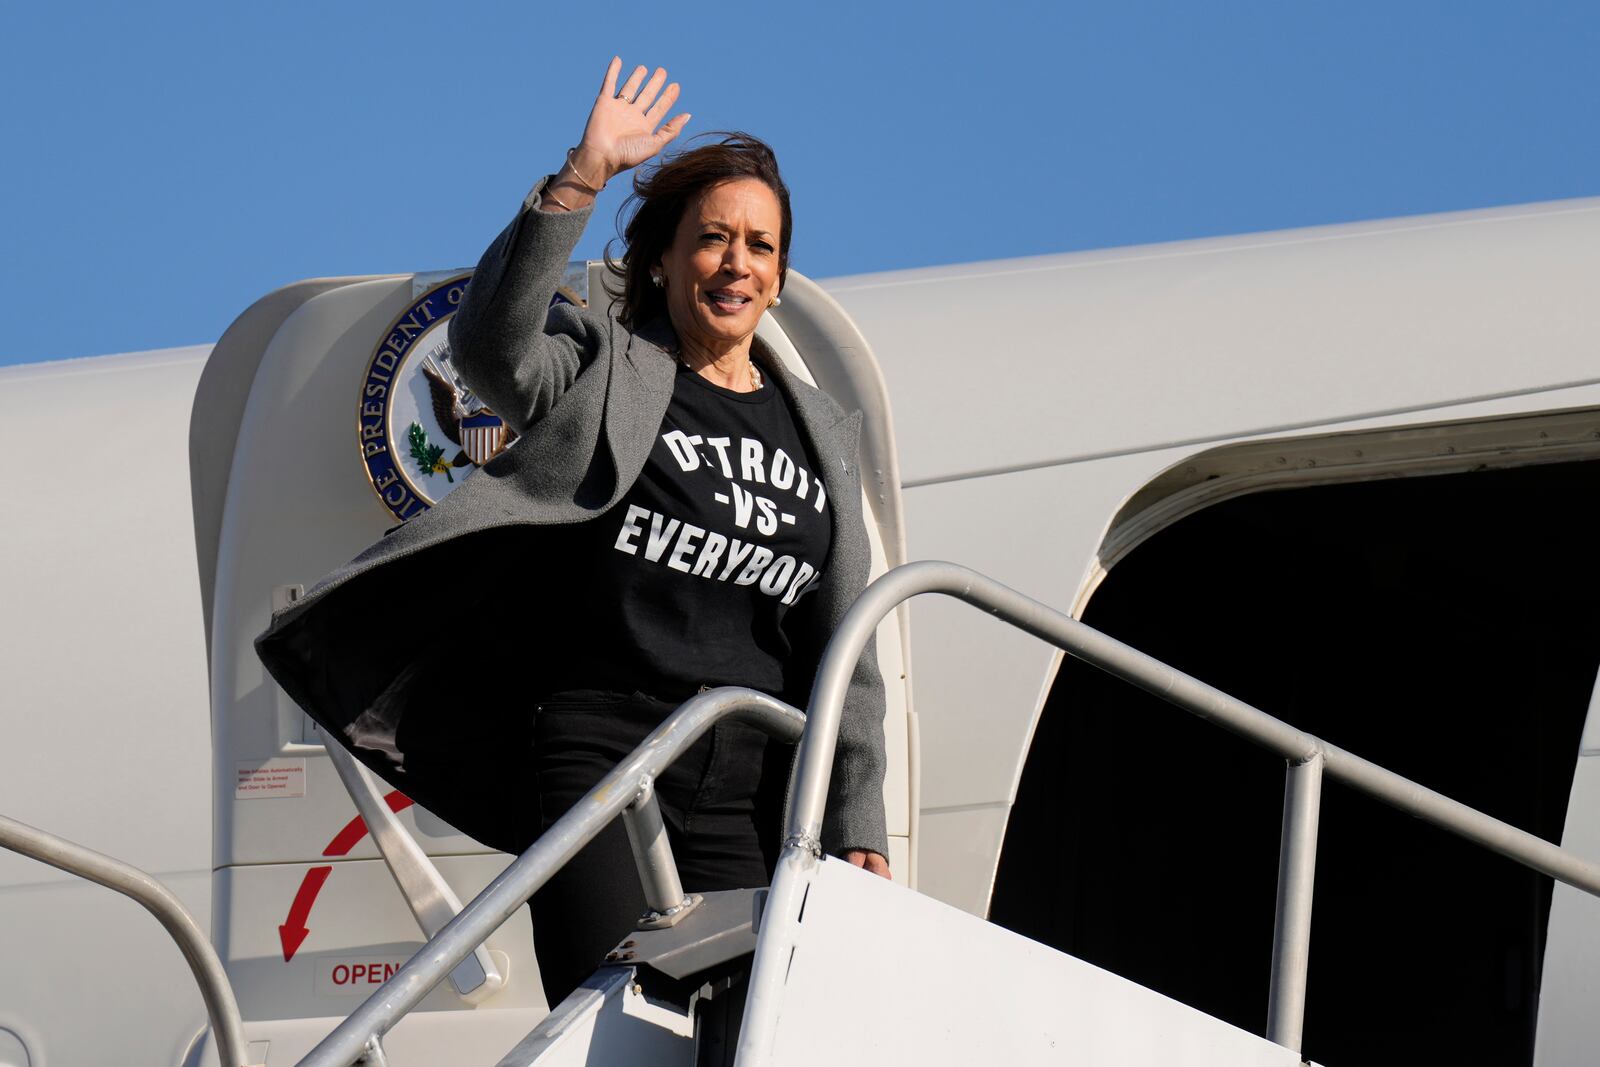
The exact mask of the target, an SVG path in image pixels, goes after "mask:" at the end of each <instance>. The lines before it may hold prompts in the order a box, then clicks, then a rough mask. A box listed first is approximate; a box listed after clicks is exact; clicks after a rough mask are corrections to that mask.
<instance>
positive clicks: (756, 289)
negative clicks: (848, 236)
mask: <svg viewBox="0 0 1600 1067" xmlns="http://www.w3.org/2000/svg"><path fill="white" fill-rule="evenodd" d="M782 226H783V213H782V209H781V208H780V207H779V205H778V198H777V196H776V195H774V194H773V192H772V190H771V189H769V188H767V185H766V183H765V182H762V181H760V180H759V179H756V178H738V179H735V180H733V181H728V182H723V183H722V184H720V185H714V186H712V187H711V188H709V189H707V190H705V191H704V192H702V193H701V194H700V195H699V196H698V197H697V198H695V199H694V200H693V201H691V202H690V204H689V206H688V208H687V209H685V210H684V213H683V217H682V218H681V219H679V220H678V230H677V233H676V234H675V235H674V236H673V239H672V244H671V245H670V246H669V247H668V248H667V250H666V251H665V252H663V253H662V255H661V262H660V263H659V264H658V265H657V268H656V269H657V270H659V271H660V273H661V275H662V277H663V279H664V281H665V288H666V294H667V314H668V316H669V317H670V318H671V319H672V327H673V329H674V330H676V331H677V333H678V339H679V340H680V341H681V342H683V343H685V344H689V345H693V346H694V347H696V348H700V349H706V348H709V349H711V350H713V351H714V352H715V353H717V354H721V353H722V352H724V351H727V350H728V349H729V348H732V347H737V346H738V345H740V344H743V343H745V342H748V341H749V339H750V337H751V335H753V334H754V333H755V332H756V323H758V322H760V321H761V313H762V312H763V311H765V310H766V309H767V305H768V304H770V303H771V302H772V298H773V297H775V296H777V295H778V240H779V237H780V236H781V234H780V232H779V231H780V230H781V228H782Z"/></svg>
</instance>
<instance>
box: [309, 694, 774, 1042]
mask: <svg viewBox="0 0 1600 1067" xmlns="http://www.w3.org/2000/svg"><path fill="white" fill-rule="evenodd" d="M722 719H731V720H732V721H735V722H743V723H747V724H749V725H751V726H756V727H759V728H761V729H763V730H765V731H767V732H768V733H769V734H772V735H773V736H775V737H778V738H780V739H782V740H785V741H794V740H797V739H798V738H799V737H800V736H801V731H802V729H803V728H804V726H805V716H804V715H802V714H801V713H800V712H799V711H798V710H797V709H795V708H792V707H790V706H789V705H788V704H785V703H784V702H783V701H781V700H778V699H776V698H775V697H771V696H768V695H767V694H765V693H761V692H757V691H756V690H754V689H743V688H737V687H731V686H730V687H726V688H722V689H712V690H709V691H707V692H704V693H700V694H698V695H696V696H694V697H691V698H690V699H689V700H687V701H685V702H684V703H683V704H682V705H681V706H680V707H679V708H678V710H677V711H675V712H674V713H673V714H672V715H671V716H670V717H669V718H668V719H667V720H666V721H665V722H663V723H662V724H661V725H660V726H658V727H656V729H655V730H654V731H652V732H651V734H650V736H649V737H647V738H645V740H644V741H643V742H642V743H641V744H640V745H639V747H638V748H636V749H634V751H633V752H632V754H630V755H629V756H628V757H627V758H626V759H625V760H623V761H622V762H621V763H619V764H617V765H616V766H615V767H613V768H612V769H611V771H610V772H609V773H607V774H606V776H605V777H604V778H602V779H601V780H600V782H599V784H598V785H596V786H595V787H594V788H593V789H591V790H589V792H588V793H587V794H585V795H584V797H583V799H582V800H580V801H578V803H577V804H575V805H573V807H572V809H571V810H570V811H568V812H567V813H566V814H565V815H563V816H561V818H559V819H557V820H556V822H555V823H554V824H553V825H552V826H551V827H550V829H548V830H546V831H545V832H544V833H543V834H542V835H540V837H539V840H537V841H535V842H534V843H533V845H531V846H530V847H529V848H528V849H527V851H525V852H523V853H522V855H521V856H518V857H517V858H516V859H515V860H513V861H512V862H511V865H510V866H508V867H507V868H506V869H505V870H504V871H501V872H500V874H499V875H498V876H497V877H496V878H495V879H494V881H492V882H490V883H489V884H488V885H487V886H486V887H485V888H484V890H483V891H482V892H481V893H479V894H478V895H477V896H476V897H473V898H472V901H471V902H470V903H468V904H467V905H466V907H464V908H462V909H461V914H459V915H457V916H456V917H455V918H454V919H452V920H450V922H448V923H447V924H445V926H444V928H443V929H442V930H440V931H439V933H438V934H437V935H435V936H434V937H433V938H431V939H429V941H428V942H427V944H425V945H423V947H422V948H421V949H419V950H418V951H417V954H416V955H414V956H412V957H411V959H409V960H407V961H406V963H405V964H404V965H402V966H401V968H400V969H399V970H398V971H396V972H395V974H394V976H393V977H392V978H390V979H389V980H388V981H387V982H385V983H384V984H383V985H382V986H380V987H379V988H378V989H377V990H376V991H375V992H374V993H373V994H372V996H370V997H368V998H367V1000H366V1001H365V1002H363V1003H362V1005H361V1006H360V1007H359V1008H357V1009H356V1010H355V1011H353V1012H351V1013H350V1015H349V1016H348V1017H347V1018H346V1019H345V1020H344V1022H342V1023H340V1024H339V1025H338V1026H337V1027H335V1028H334V1030H333V1032H332V1033H330V1034H329V1035H328V1036H327V1037H326V1038H324V1039H323V1040H322V1042H321V1043H320V1044H318V1045H317V1047H316V1048H314V1049H312V1050H311V1051H310V1052H309V1053H308V1054H307V1055H306V1057H305V1058H304V1059H302V1060H301V1061H300V1067H348V1065H349V1064H351V1063H355V1062H357V1061H359V1060H361V1059H362V1058H363V1057H366V1058H368V1059H369V1060H377V1059H378V1058H379V1057H381V1055H382V1045H381V1042H382V1038H383V1035H384V1034H386V1033H388V1032H389V1030H390V1029H391V1028H392V1027H393V1026H394V1025H395V1023H396V1022H398V1021H399V1020H400V1018H401V1016H403V1015H405V1014H406V1013H407V1012H408V1011H410V1010H411V1009H412V1008H413V1007H415V1006H416V1005H417V1004H418V1002H420V1001H421V1000H422V998H423V997H425V996H427V995H428V992H429V991H430V990H431V989H433V987H434V986H436V985H438V984H439V982H441V981H442V980H443V979H444V978H445V977H446V976H447V975H449V974H450V972H451V971H452V970H454V969H455V967H456V965H457V964H459V963H460V962H461V961H462V960H464V959H465V958H466V957H467V956H468V955H470V954H471V953H472V951H473V949H474V948H475V947H476V946H477V945H478V944H480V943H481V942H482V941H483V940H484V939H485V938H487V937H488V936H489V935H490V934H492V933H494V931H495V930H496V929H498V928H499V927H500V925H501V924H502V923H504V922H505V921H506V920H507V919H508V918H510V917H511V916H512V914H514V913H515V912H516V911H517V909H519V908H521V907H522V906H523V904H525V903H526V902H527V900H528V898H529V897H531V896H532V895H533V894H534V892H535V891H537V890H538V889H539V888H540V887H541V886H543V885H544V884H545V882H547V881H548V880H549V879H550V877H551V876H552V875H553V874H555V872H556V871H558V870H560V869H561V867H562V866H563V865H564V864H565V863H566V862H567V861H568V860H570V859H571V858H572V857H573V856H574V855H576V854H577V852H578V850H579V849H581V848H583V846H584V845H586V844H588V843H589V842H590V841H591V840H592V839H593V838H594V837H595V835H596V834H598V833H599V832H600V831H601V830H602V829H604V828H605V827H606V825H608V824H609V823H610V822H611V820H612V819H615V818H616V817H617V816H618V815H620V814H623V813H624V811H625V809H628V808H629V807H630V806H632V805H634V804H635V803H636V802H642V803H643V804H645V805H647V806H648V805H653V804H654V791H653V788H652V784H653V783H654V781H655V779H656V778H657V777H658V776H659V775H660V774H661V772H662V771H663V770H665V769H666V767H667V766H668V765H669V764H670V763H671V762H672V761H673V760H674V759H675V758H677V757H678V755H680V754H681V753H682V752H683V751H684V749H686V748H688V747H689V746H690V745H691V744H693V743H694V742H695V741H696V740H698V739H699V738H700V737H701V736H702V735H703V734H704V733H705V732H706V731H707V730H709V729H711V727H712V726H714V725H715V724H716V723H717V722H719V721H720V720H722ZM633 832H635V833H637V832H640V830H639V829H638V828H636V829H635V830H634V831H633ZM644 832H645V833H646V834H647V833H648V830H646V831H644ZM650 843H651V842H650V841H649V840H644V844H646V845H648V844H650ZM652 856H653V859H652V862H656V861H659V859H660V853H659V852H656V853H653V854H652ZM640 862H641V877H642V878H643V879H644V880H645V881H646V883H647V884H646V898H647V900H649V901H650V904H651V907H652V908H657V905H658V900H659V899H660V898H659V897H658V894H659V893H660V892H662V891H663V890H662V888H661V883H663V882H666V881H669V879H668V877H667V876H668V874H669V872H666V871H659V870H655V869H653V868H650V867H649V865H648V863H647V862H646V861H645V860H644V859H641V861H640ZM675 879H676V871H675V870H673V871H671V872H670V880H672V881H675ZM651 882H656V883H657V884H656V885H655V886H654V887H652V885H651V884H650V883H651ZM680 892H681V890H680ZM680 899H681V898H680ZM658 910H659V909H658Z"/></svg>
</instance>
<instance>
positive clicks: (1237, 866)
mask: <svg viewBox="0 0 1600 1067" xmlns="http://www.w3.org/2000/svg"><path fill="white" fill-rule="evenodd" d="M1597 498H1600V462H1584V463H1567V464H1559V465H1549V466H1536V467H1523V468H1516V469H1509V470H1499V471H1484V472H1474V473H1470V474H1454V475H1441V476H1430V477H1419V478H1406V479H1396V480H1387V481H1374V482H1364V483H1357V484H1351V485H1340V486H1320V487H1309V488H1302V489H1288V490H1277V491H1271V492H1262V493H1257V494H1254V495H1251V496H1245V497H1241V498H1237V499H1234V500H1231V501H1227V502H1225V503H1222V504H1218V505H1216V506H1214V507H1210V508H1207V509H1205V510H1204V511H1201V512H1198V513H1196V514H1194V515H1191V516H1189V517H1187V518H1185V519H1183V520H1181V521H1179V522H1177V523H1175V524H1174V525H1172V526H1170V527H1168V528H1167V529H1165V530H1163V531H1161V532H1159V533H1158V534H1156V535H1155V536H1154V537H1152V538H1150V539H1149V540H1148V541H1146V542H1145V543H1144V544H1142V545H1140V546H1139V547H1138V548H1136V549H1135V550H1134V551H1133V552H1131V553H1130V554H1129V555H1128V556H1127V558H1125V559H1124V560H1123V561H1122V562H1121V563H1120V564H1118V565H1117V566H1116V567H1115V568H1114V569H1113V570H1112V571H1111V572H1110V573H1109V574H1108V575H1107V577H1106V579H1105V581H1104V583H1103V584H1102V586H1101V587H1100V589H1099V590H1098V591H1097V592H1096V594H1095V595H1094V598H1093V599H1092V600H1091V601H1090V603H1089V607H1088V609H1087V611H1086V613H1085V616H1084V621H1085V622H1087V623H1089V624H1090V625H1092V626H1095V627H1097V628H1099V629H1101V630H1103V631H1105V632H1106V633H1109V634H1111V635H1112V636H1114V637H1117V638H1119V639H1121V640H1123V641H1126V642H1128V643H1129V644H1131V645H1133V646H1134V647H1136V648H1140V649H1142V650H1144V651H1146V652H1149V653H1150V654H1152V655H1154V656H1156V657H1158V658H1160V659H1164V660H1166V661H1167V662H1169V663H1171V664H1173V665H1174V666H1176V667H1178V668H1179V669H1181V670H1184V671H1187V672H1189V673H1191V674H1193V675H1195V676H1197V677H1199V678H1201V679H1203V680H1204V681H1207V682H1209V683H1211V684H1212V685H1215V686H1217V687H1219V688H1221V689H1222V690H1224V691H1225V692H1228V693H1231V694H1233V695H1235V696H1237V697H1239V698H1241V699H1243V700H1245V701H1247V702H1249V703H1251V704H1254V705H1255V706H1257V707H1259V708H1261V709H1262V710H1264V711H1266V712H1268V713H1269V714H1272V715H1276V716H1278V717H1280V718H1283V719H1286V720H1288V721H1289V722H1291V723H1294V724H1295V725H1297V726H1299V727H1301V728H1303V729H1306V730H1309V731H1311V732H1313V733H1316V734H1317V735H1319V736H1321V737H1324V738H1326V739H1327V740H1329V741H1331V742H1333V743H1334V744H1337V745H1340V746H1342V747H1344V748H1346V749H1349V750H1351V751H1353V752H1355V753H1357V754H1359V755H1362V756H1365V757H1367V758H1368V759H1371V760H1374V761H1376V762H1378V763H1380V764H1382V765H1384V766H1387V767H1389V768H1391V769H1393V770H1395V771H1397V772H1398V773H1400V774H1403V775H1406V776H1407V777H1410V778H1414V779H1416V780H1417V781H1419V782H1421V783H1422V784H1424V785H1426V786H1428V787H1430V788H1433V789H1437V790H1439V791H1441V792H1443V793H1444V794H1445V795H1447V796H1450V797H1454V798H1455V799H1458V800H1460V801H1462V802H1464V803H1466V804H1469V805H1471V806H1473V807H1475V808H1478V809H1480V810H1482V811H1485V812H1487V813H1488V814H1490V815H1493V816H1495V817H1497V818H1501V819H1505V820H1507V821H1509V822H1511V823H1513V824H1515V825H1517V826H1519V827H1521V828H1523V829H1525V830H1528V831H1530V832H1531V833H1534V834H1537V835H1539V836H1540V837H1543V838H1546V839H1548V840H1551V841H1557V842H1559V841H1560V838H1561V832H1562V827H1563V823H1564V820H1565V816H1566V808H1567V797H1568V793H1569V791H1570V788H1571V784H1572V775H1573V769H1574V765H1575V762H1576V759H1577V753H1578V745H1579V739H1580V735H1581V733H1582V729H1583V721H1584V717H1585V714H1586V712H1587V708H1588V704H1589V698H1590V691H1591V689H1592V687H1593V685H1594V682H1595V671H1596V667H1597V664H1600V611H1597V610H1596V609H1597V607H1600V549H1597V548H1596V545H1595V538H1594V534H1593V531H1592V526H1591V524H1590V517H1591V516H1592V514H1593V512H1591V511H1590V510H1589V509H1590V508H1592V507H1593V506H1594V503H1593V502H1594V500H1596V499H1597ZM1282 801H1283V763H1282V761H1281V760H1279V759H1277V758H1275V757H1273V756H1272V755H1271V754H1270V753H1267V752H1266V751H1264V750H1262V749H1258V748H1255V747H1254V746H1252V745H1249V744H1248V743H1246V742H1244V741H1241V740H1239V739H1237V738H1235V737H1233V736H1232V735H1230V734H1227V733H1224V732H1222V731H1221V730H1219V729H1217V728H1215V727H1212V726H1208V725H1206V724H1204V723H1202V722H1200V721H1199V720H1197V719H1194V718H1192V717H1190V716H1189V715H1188V714H1186V713H1184V712H1181V711H1179V710H1177V709H1175V708H1172V707H1171V706H1170V705H1167V704H1165V703H1163V702H1161V701H1160V700H1158V699H1156V698H1154V697H1151V696H1149V695H1146V694H1144V693H1141V692H1139V691H1137V690H1135V689H1133V688H1132V687H1131V686H1128V685H1125V684H1123V683H1121V682H1118V681H1116V680H1114V679H1112V678H1110V677H1109V676H1107V675H1104V674H1102V673H1101V672H1099V671H1097V670H1095V669H1094V668H1092V667H1088V666H1086V665H1084V664H1082V663H1079V662H1077V661H1073V660H1070V659H1069V660H1068V661H1067V662H1066V663H1064V664H1063V665H1062V668H1061V672H1060V674H1059V676H1058V677H1057V680H1056V682H1055V685H1054V687H1053V689H1052V690H1051V693H1050V696H1049V699H1048V700H1047V702H1046V705H1045V708H1044V711H1043V715H1042V717H1041V719H1040V722H1039V726H1038V730H1037V732H1036V735H1035V737H1034V741H1033V745H1032V748H1031V750H1030V752H1029V754H1028V758H1027V763H1026V765H1025V767H1024V771H1023V776H1022V781H1021V784H1020V787H1019V792H1018V796H1017V801H1016V804H1015V806H1014V807H1013V809H1012V813H1011V819H1010V823H1009V826H1008V828H1007V833H1006V839H1005V845H1004V849H1003V851H1002V854H1001V858H1000V865H999V870H998V873H997V876H996V881H995V888H994V895H993V898H992V903H991V910H990V918H991V919H992V920H993V921H994V922H996V923H999V924H1000V925H1003V926H1006V927H1008V928H1010V929H1013V930H1016V931H1018V932H1021V933H1024V934H1026V935H1028V936H1030V937H1033V938H1035V939H1038V940H1041V941H1044V942H1046V943H1048V944H1051V945H1054V946H1056V947H1057V948H1060V949H1062V950H1064V951H1067V952H1070V953H1072V954H1073V955H1076V956H1078V957H1080V958H1082V959H1085V960H1088V961H1089V962H1091V963H1094V964H1097V965H1099V966H1101V967H1105V968H1107V969H1108V970H1111V971H1114V972H1116V973H1118V974H1121V975H1124V976H1125V977H1128V978H1130V979H1132V980H1134V981H1136V982H1139V983H1140V984H1142V985H1145V986H1149V987H1151V988H1153V989H1156V990H1158V991H1160V992H1162V993H1165V994H1167V995H1169V996H1172V997H1174V998H1176V999H1178V1000H1181V1001H1184V1002H1186V1003H1188V1004H1191V1005H1193V1006H1195V1007H1197V1008H1200V1009H1201V1010H1203V1011H1206V1012H1208V1013H1210V1014H1213V1015H1216V1016H1218V1017H1220V1018H1223V1019H1226V1020H1227V1021H1229V1022H1231V1023H1234V1024H1235V1025H1238V1026H1241V1027H1243V1028H1245V1029H1248V1030H1251V1031H1253V1032H1255V1033H1261V1032H1262V1031H1263V1030H1264V1028H1265V1024H1266V999H1267V977H1268V971H1269V968H1270V960H1271V939H1272V909H1273V899H1274V893H1275V888H1276V882H1277V853H1278V833H1279V820H1280V817H1281V814H1282ZM1550 893H1551V883H1550V880H1549V879H1547V878H1544V877H1543V876H1540V875H1536V874H1534V873H1532V872H1530V871H1527V870H1525V869H1524V868H1522V867H1520V866H1518V865H1516V864H1514V863H1512V862H1511V861H1509V860H1505V859H1502V858H1501V857H1499V856H1495V855H1492V854H1490V853H1487V852H1484V851H1481V850H1479V849H1477V848H1474V847H1472V846H1469V845H1467V844H1465V843H1464V842H1462V841H1460V840H1459V839H1457V838H1455V837H1453V836H1451V835H1449V834H1447V833H1445V832H1443V831H1440V830H1435V829H1433V828H1432V827H1430V826H1427V825H1425V824H1423V823H1421V822H1419V821H1417V820H1414V819H1411V818H1409V817H1407V816H1404V815H1402V814H1400V813H1398V812H1395V811H1393V810H1392V809H1389V808H1386V807H1384V806H1382V805H1380V804H1378V803H1377V802H1376V801H1371V800H1368V799H1366V798H1364V797H1362V796H1359V795H1357V794H1355V793H1353V792H1351V791H1349V790H1347V789H1345V788H1343V787H1341V786H1339V785H1338V784H1337V783H1334V782H1332V781H1328V782H1327V783H1326V784H1325V786H1324V791H1323V807H1322V825H1321V833H1320V838H1319V845H1318V856H1317V881H1316V902H1315V906H1314V909H1313V913H1312V931H1311V936H1312V942H1311V963H1310V978H1309V987H1308V992H1307V998H1308V1004H1307V1012H1306V1026H1305V1044H1304V1053H1305V1055H1306V1057H1307V1058H1309V1059H1315V1060H1318V1061H1320V1062H1324V1063H1329V1064H1335V1065H1337V1064H1356V1063H1359V1064H1364V1065H1370V1067H1383V1065H1391V1064H1392V1065H1397V1067H1398V1065H1401V1064H1405V1065H1408V1067H1409V1065H1410V1064H1413V1063H1419V1062H1428V1063H1447V1062H1454V1063H1484V1064H1489V1063H1493V1064H1515V1063H1523V1064H1526V1063H1531V1062H1532V1056H1533V1034H1534V1027H1535V1022H1536V1019H1537V1007H1538V986H1539V978H1540V973H1541V967H1542V960H1543V954H1544V939H1545V929H1546V926H1547V923H1548V919H1549V913H1550Z"/></svg>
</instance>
